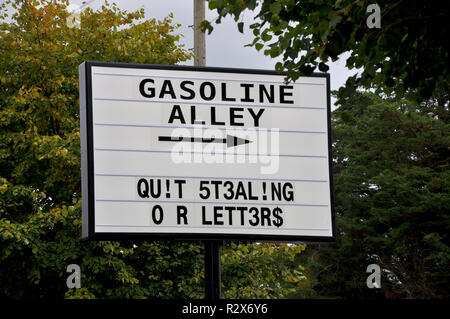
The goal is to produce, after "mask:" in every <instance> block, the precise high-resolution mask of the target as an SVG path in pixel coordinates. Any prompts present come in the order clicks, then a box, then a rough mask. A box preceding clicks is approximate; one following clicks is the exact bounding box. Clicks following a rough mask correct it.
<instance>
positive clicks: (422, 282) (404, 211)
mask: <svg viewBox="0 0 450 319" xmlns="http://www.w3.org/2000/svg"><path fill="white" fill-rule="evenodd" d="M441 93H442V94H441V95H439V96H438V97H437V98H435V99H433V100H431V101H429V102H427V103H422V104H421V105H417V104H416V103H415V102H413V101H408V100H404V99H402V100H395V99H387V98H380V97H378V96H377V95H375V94H373V93H367V92H365V93H363V92H357V93H356V94H354V95H352V96H351V97H345V98H344V97H343V96H342V95H340V96H339V95H338V97H339V100H338V104H339V107H338V108H337V109H336V110H335V111H334V112H333V122H332V126H333V135H334V141H333V143H334V147H333V157H334V182H335V198H336V201H335V205H336V213H337V227H338V231H337V233H338V240H337V243H336V245H335V246H332V247H326V246H322V247H319V248H316V247H308V249H307V255H305V257H302V256H299V259H300V262H301V263H303V265H305V267H306V269H308V271H307V273H309V274H310V275H311V278H312V279H313V281H314V289H315V291H316V292H317V293H318V295H319V296H327V297H341V298H342V297H344V298H376V297H383V298H399V297H403V298H404V297H406V298H448V296H449V294H448V284H449V282H450V276H449V273H448V269H450V247H449V244H450V243H449V234H450V216H449V214H448V207H450V197H449V196H448V194H449V191H450V182H449V181H450V160H449V159H450V156H449V155H450V154H449V145H450V144H449V143H450V139H449V132H450V123H449V120H450V117H449V109H448V101H449V96H448V92H441ZM372 263H374V264H378V265H380V266H381V268H382V269H383V273H382V283H381V289H380V290H378V289H373V290H371V289H368V288H367V287H366V278H367V276H368V275H369V274H368V273H366V268H367V266H368V265H369V264H372Z"/></svg>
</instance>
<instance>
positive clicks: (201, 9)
mask: <svg viewBox="0 0 450 319" xmlns="http://www.w3.org/2000/svg"><path fill="white" fill-rule="evenodd" d="M203 20H205V1H204V0H194V54H195V59H194V65H195V66H205V64H206V62H205V60H206V53H205V52H206V50H205V33H203V32H202V31H201V30H200V23H201V22H202V21H203ZM204 246H205V298H206V299H220V297H221V278H220V248H221V242H220V241H219V240H205V241H204Z"/></svg>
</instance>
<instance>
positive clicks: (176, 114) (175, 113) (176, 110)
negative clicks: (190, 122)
mask: <svg viewBox="0 0 450 319" xmlns="http://www.w3.org/2000/svg"><path fill="white" fill-rule="evenodd" d="M174 120H180V123H182V124H186V121H185V120H184V116H183V113H182V112H181V107H180V106H179V105H177V104H175V105H174V106H173V108H172V112H171V113H170V117H169V124H170V123H173V121H174Z"/></svg>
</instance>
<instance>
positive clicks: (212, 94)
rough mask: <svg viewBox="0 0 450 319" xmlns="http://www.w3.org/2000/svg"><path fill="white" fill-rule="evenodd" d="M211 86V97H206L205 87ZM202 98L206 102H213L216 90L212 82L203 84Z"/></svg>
mask: <svg viewBox="0 0 450 319" xmlns="http://www.w3.org/2000/svg"><path fill="white" fill-rule="evenodd" d="M206 85H207V86H209V88H210V90H211V92H210V94H209V96H206V95H205V86H206ZM200 96H201V97H202V99H204V100H205V101H211V100H212V99H214V98H215V97H216V88H215V87H214V84H212V83H211V82H203V83H202V84H201V85H200Z"/></svg>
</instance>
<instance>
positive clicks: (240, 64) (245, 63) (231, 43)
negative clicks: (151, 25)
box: [69, 0, 356, 104]
mask: <svg viewBox="0 0 450 319" xmlns="http://www.w3.org/2000/svg"><path fill="white" fill-rule="evenodd" d="M82 2H83V0H71V1H70V3H71V6H70V8H69V10H71V9H72V8H73V9H77V8H78V7H79V6H82ZM110 2H111V1H110ZM113 2H115V3H116V4H117V5H118V7H119V8H121V9H126V10H127V11H134V10H138V9H140V8H142V7H144V9H145V15H146V18H156V19H160V20H162V19H163V18H164V17H166V16H168V15H169V13H173V16H174V17H173V20H174V23H176V24H181V27H180V28H179V29H178V33H180V34H182V35H183V38H182V39H181V44H184V45H185V48H187V49H192V48H193V46H194V45H193V43H194V31H193V28H192V25H193V24H194V16H193V12H194V9H193V3H194V1H193V0H115V1H113ZM86 4H87V5H88V6H90V7H91V8H92V9H96V8H99V7H101V5H102V4H104V0H88V1H86ZM205 7H206V13H205V17H206V19H207V20H208V21H214V20H215V18H216V17H217V13H215V12H214V11H210V10H209V9H208V8H207V5H206V6H205ZM254 16H255V13H254V12H251V11H246V12H245V13H244V16H243V22H244V23H245V26H246V28H244V33H240V32H239V31H238V29H237V24H236V22H234V20H233V19H232V18H230V17H227V18H225V19H222V22H221V24H219V25H216V24H213V26H214V31H213V32H212V33H211V34H210V35H206V66H215V67H230V68H246V69H265V70H273V69H274V68H275V63H276V62H278V61H280V59H273V58H270V57H267V56H265V55H264V53H263V52H262V50H261V51H256V49H255V48H254V47H245V45H246V44H248V43H251V42H252V41H253V33H252V32H251V31H250V30H249V29H248V26H249V25H250V24H252V23H253V22H252V21H253V17H254ZM345 57H346V54H344V55H343V56H342V58H341V59H339V60H338V61H336V62H334V63H331V64H330V70H329V73H330V80H331V90H337V89H338V88H339V87H341V86H342V85H344V83H345V80H346V79H347V78H348V77H349V76H351V75H353V74H355V73H356V71H353V70H348V69H347V68H346V67H345V59H346V58H345ZM184 64H186V65H193V60H191V61H188V62H186V63H184ZM334 101H335V100H334V99H333V98H332V103H333V104H334Z"/></svg>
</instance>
